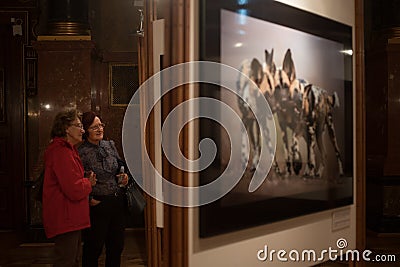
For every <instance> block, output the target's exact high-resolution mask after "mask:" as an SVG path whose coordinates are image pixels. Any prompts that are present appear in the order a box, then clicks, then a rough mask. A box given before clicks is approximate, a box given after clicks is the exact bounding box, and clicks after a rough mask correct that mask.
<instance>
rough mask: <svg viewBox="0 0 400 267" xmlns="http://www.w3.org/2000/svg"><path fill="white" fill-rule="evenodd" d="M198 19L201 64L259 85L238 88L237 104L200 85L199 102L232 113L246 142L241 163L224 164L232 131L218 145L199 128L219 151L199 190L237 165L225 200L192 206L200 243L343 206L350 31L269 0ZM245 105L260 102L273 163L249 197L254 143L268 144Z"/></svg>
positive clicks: (349, 146) (216, 133) (228, 0)
mask: <svg viewBox="0 0 400 267" xmlns="http://www.w3.org/2000/svg"><path fill="white" fill-rule="evenodd" d="M200 13H201V14H200V16H199V17H200V40H201V45H200V60H207V61H214V62H220V63H223V64H226V65H229V66H231V67H233V68H236V69H238V70H240V71H241V72H243V73H244V74H245V75H246V76H248V77H249V78H250V79H251V80H252V81H253V82H254V84H255V85H257V87H258V90H257V91H251V88H250V86H248V85H246V84H245V83H242V82H241V81H237V83H236V84H237V88H236V90H237V93H238V95H239V96H240V97H238V96H236V95H234V94H232V93H231V92H229V90H224V88H219V87H218V86H215V85H209V84H204V85H201V88H200V95H201V96H204V97H213V98H216V99H218V100H220V101H223V102H224V103H227V104H228V105H229V106H230V107H232V108H233V109H234V110H235V111H236V112H237V114H238V115H239V116H240V117H241V118H242V120H243V123H244V124H245V125H246V128H247V130H248V132H247V133H248V134H249V135H251V136H250V137H248V140H249V143H247V147H246V145H245V144H243V149H249V150H250V153H249V155H247V157H239V158H238V157H235V158H234V159H233V158H232V157H231V156H230V151H231V149H230V144H229V140H230V139H229V138H237V139H238V140H239V142H240V139H241V138H243V134H244V133H242V132H240V127H239V125H238V128H237V129H238V132H237V133H235V134H234V135H230V136H229V138H227V135H228V133H226V132H225V130H224V129H223V127H221V126H220V125H218V124H217V123H215V122H213V121H211V120H202V121H201V123H200V137H201V139H202V138H212V139H213V140H214V142H216V144H217V147H218V152H217V156H216V158H215V160H214V162H213V164H212V165H211V166H210V167H209V168H207V169H206V170H204V171H202V172H201V173H200V181H201V183H209V182H210V181H212V180H213V179H217V178H218V176H219V175H220V174H221V173H222V172H223V171H224V168H226V166H227V164H228V162H229V161H230V160H236V161H237V162H234V165H235V166H243V164H244V165H245V172H244V174H243V177H242V179H241V180H240V182H239V183H238V184H237V185H236V186H235V187H234V188H233V190H231V191H230V192H229V193H228V194H226V195H225V196H224V197H222V198H221V199H219V200H218V201H216V202H213V203H210V204H208V205H205V206H202V207H200V216H199V219H200V222H199V227H200V229H199V233H200V237H209V236H213V235H218V234H221V233H226V232H231V231H235V230H240V229H244V228H248V227H252V226H256V225H261V224H266V223H271V222H276V221H281V220H285V219H289V218H294V217H298V216H302V215H307V214H311V213H315V212H319V211H323V210H328V209H333V208H337V207H341V206H346V205H350V204H352V203H353V82H352V28H351V26H348V25H345V24H342V23H339V22H336V21H333V20H330V19H328V18H324V17H321V16H318V15H316V14H313V13H309V12H306V11H303V10H300V9H297V8H294V7H291V6H288V5H285V4H283V3H280V2H277V1H272V0H271V1H270V0H252V1H247V0H240V1H238V0H236V1H233V0H220V1H216V0H203V1H201V8H200ZM252 97H253V98H257V97H265V98H266V99H267V102H268V103H269V106H270V109H271V111H272V116H273V120H274V121H275V131H276V143H275V144H269V143H268V142H266V143H267V144H269V145H270V146H271V147H270V148H269V149H270V150H274V161H273V163H272V165H271V168H270V170H269V172H268V173H267V174H266V177H265V179H264V180H263V182H262V184H260V185H259V186H258V187H257V189H256V190H255V191H254V192H249V184H250V182H251V177H252V174H253V173H254V169H255V168H256V167H257V163H258V162H257V161H258V160H259V157H258V154H259V149H260V148H259V146H260V143H261V141H260V140H261V139H263V138H268V132H262V131H261V130H259V129H258V128H257V126H254V125H255V124H254V120H252V111H251V110H249V109H246V105H244V104H243V99H245V100H246V101H252V99H251V98H252ZM242 98H243V99H242ZM254 102H255V103H257V101H256V100H254ZM202 108H207V107H202ZM221 116H222V115H221ZM253 118H254V116H253ZM232 123H234V122H232ZM270 130H271V129H270Z"/></svg>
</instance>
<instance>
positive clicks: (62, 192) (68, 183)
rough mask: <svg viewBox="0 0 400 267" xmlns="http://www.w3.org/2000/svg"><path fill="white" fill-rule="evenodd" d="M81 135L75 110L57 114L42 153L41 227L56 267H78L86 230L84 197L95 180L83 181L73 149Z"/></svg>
mask: <svg viewBox="0 0 400 267" xmlns="http://www.w3.org/2000/svg"><path fill="white" fill-rule="evenodd" d="M84 132H85V131H84V130H83V128H82V124H81V121H80V120H79V116H78V113H77V111H76V110H71V111H66V112H60V113H59V114H57V116H56V118H55V120H54V123H53V127H52V130H51V138H52V142H51V143H50V144H49V146H48V147H47V149H46V152H45V158H44V160H45V171H44V181H43V226H44V229H45V232H46V235H47V237H48V238H54V242H55V265H54V266H56V267H59V266H69V267H71V266H76V267H77V266H79V256H80V251H81V230H82V229H84V228H88V227H89V226H90V220H89V205H88V196H89V193H90V192H91V191H92V185H95V183H96V178H95V175H94V174H93V173H91V174H90V175H89V179H87V178H84V172H83V166H82V162H81V160H80V158H79V155H78V151H77V150H76V148H75V145H76V144H78V143H80V142H81V141H82V134H83V133H84Z"/></svg>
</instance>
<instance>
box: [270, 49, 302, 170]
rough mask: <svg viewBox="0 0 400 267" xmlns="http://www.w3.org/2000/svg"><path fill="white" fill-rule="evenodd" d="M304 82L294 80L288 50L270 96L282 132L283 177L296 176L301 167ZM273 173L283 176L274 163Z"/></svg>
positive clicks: (291, 60) (275, 77) (293, 71)
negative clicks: (284, 169) (284, 164)
mask: <svg viewBox="0 0 400 267" xmlns="http://www.w3.org/2000/svg"><path fill="white" fill-rule="evenodd" d="M304 83H305V82H304V81H302V80H299V79H296V69H295V66H294V62H293V59H292V53H291V51H290V49H288V50H287V51H286V54H285V57H284V60H283V65H282V68H281V69H278V70H276V72H275V74H274V84H275V87H274V91H273V94H272V96H270V98H271V99H273V101H271V105H273V106H274V108H273V110H274V111H275V113H276V116H277V119H278V124H279V126H280V129H281V132H282V141H283V144H284V158H285V159H286V172H284V174H285V175H291V174H293V173H295V174H296V175H298V174H299V173H300V170H301V167H302V159H301V154H300V149H299V142H298V139H297V136H299V135H300V131H301V127H300V125H299V124H300V123H301V121H300V113H301V108H302V101H303V91H304ZM289 130H291V131H292V142H291V144H290V143H289V137H288V135H289ZM275 172H276V173H277V174H283V173H282V172H281V170H280V168H279V166H278V164H277V163H275Z"/></svg>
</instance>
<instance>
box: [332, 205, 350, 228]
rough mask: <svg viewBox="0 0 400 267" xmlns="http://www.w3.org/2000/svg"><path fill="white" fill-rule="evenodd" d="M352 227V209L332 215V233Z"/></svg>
mask: <svg viewBox="0 0 400 267" xmlns="http://www.w3.org/2000/svg"><path fill="white" fill-rule="evenodd" d="M346 227H350V209H346V210H340V211H335V212H333V213H332V231H337V230H340V229H343V228H346Z"/></svg>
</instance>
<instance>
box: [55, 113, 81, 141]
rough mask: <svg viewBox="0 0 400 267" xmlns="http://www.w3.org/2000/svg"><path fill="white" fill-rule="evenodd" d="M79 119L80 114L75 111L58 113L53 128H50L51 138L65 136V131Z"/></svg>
mask: <svg viewBox="0 0 400 267" xmlns="http://www.w3.org/2000/svg"><path fill="white" fill-rule="evenodd" d="M77 118H78V119H80V113H79V112H78V111H77V110H76V109H71V110H67V111H61V112H59V113H58V114H57V115H56V117H55V118H54V122H53V127H52V128H51V134H50V135H51V138H54V137H65V136H67V133H66V130H67V128H68V127H69V126H71V123H72V122H73V121H74V120H76V119H77Z"/></svg>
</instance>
